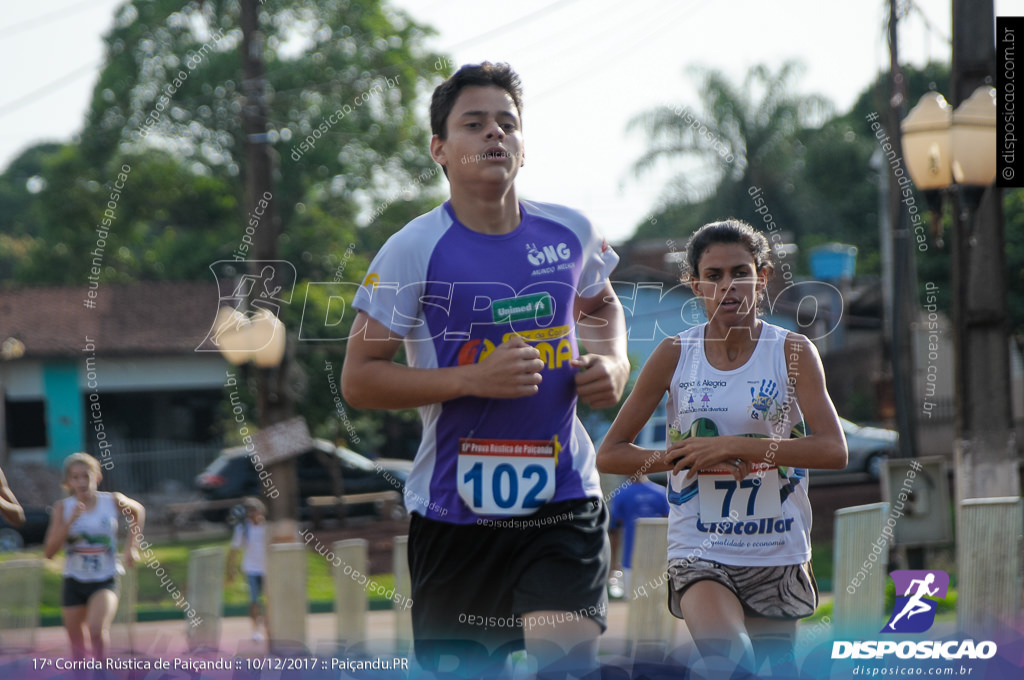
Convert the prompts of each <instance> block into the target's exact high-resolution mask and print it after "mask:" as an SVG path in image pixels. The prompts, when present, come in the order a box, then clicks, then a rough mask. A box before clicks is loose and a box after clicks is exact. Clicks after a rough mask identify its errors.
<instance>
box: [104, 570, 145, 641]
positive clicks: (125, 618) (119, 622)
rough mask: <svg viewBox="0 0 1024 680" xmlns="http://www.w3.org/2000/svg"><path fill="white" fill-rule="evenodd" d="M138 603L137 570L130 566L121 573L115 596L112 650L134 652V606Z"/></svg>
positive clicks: (111, 633)
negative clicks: (118, 591)
mask: <svg viewBox="0 0 1024 680" xmlns="http://www.w3.org/2000/svg"><path fill="white" fill-rule="evenodd" d="M138 603H139V570H138V569H137V568H136V567H135V566H132V567H130V568H126V569H125V573H124V574H122V575H121V594H120V595H119V596H118V598H117V611H116V612H114V623H113V625H111V627H110V649H111V651H112V652H115V651H116V652H120V651H122V650H123V651H125V652H128V653H135V623H136V620H137V616H136V608H137V605H138Z"/></svg>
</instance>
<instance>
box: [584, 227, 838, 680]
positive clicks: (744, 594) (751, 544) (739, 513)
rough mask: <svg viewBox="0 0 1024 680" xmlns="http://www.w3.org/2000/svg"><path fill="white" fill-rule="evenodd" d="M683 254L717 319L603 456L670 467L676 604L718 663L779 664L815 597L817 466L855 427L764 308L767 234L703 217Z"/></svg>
mask: <svg viewBox="0 0 1024 680" xmlns="http://www.w3.org/2000/svg"><path fill="white" fill-rule="evenodd" d="M686 263H687V267H688V270H689V271H688V274H689V281H690V285H691V287H692V290H693V293H694V295H696V296H697V297H698V298H701V299H702V300H703V301H704V306H705V312H706V314H707V318H708V319H709V320H708V321H707V322H706V323H704V324H702V325H700V326H696V327H694V328H690V329H688V330H686V331H684V332H682V333H680V334H679V335H678V336H676V337H674V338H666V339H665V340H663V341H662V342H661V344H660V345H659V346H658V348H657V349H656V350H655V351H654V353H653V354H652V355H651V357H650V359H648V361H647V363H646V365H645V366H644V367H643V370H642V371H641V373H640V376H639V378H638V379H637V382H636V385H635V387H634V388H633V391H632V392H631V393H630V396H629V398H628V399H627V400H626V403H625V404H624V405H623V407H622V409H621V410H620V412H619V415H618V417H616V419H615V422H614V423H612V426H611V428H610V429H609V430H608V433H607V434H606V435H605V438H604V441H603V442H602V444H601V450H600V451H599V452H598V465H599V467H600V469H601V471H602V472H610V473H617V474H624V475H631V474H634V473H636V472H637V471H638V470H640V469H647V470H649V471H652V472H657V471H661V470H670V471H671V475H670V476H669V488H668V500H669V504H670V506H671V510H670V514H669V535H668V545H669V548H668V573H669V577H670V579H669V580H670V583H669V586H670V587H669V609H670V610H671V612H672V614H673V615H675V616H676V617H679V618H685V619H686V623H687V626H688V628H689V629H690V632H691V634H692V636H693V639H694V641H695V642H696V644H697V647H698V650H699V651H700V653H701V656H702V659H703V661H702V662H703V663H705V664H706V665H707V668H708V670H709V672H711V673H712V674H714V673H715V672H719V671H723V672H724V671H727V670H729V669H730V668H732V667H735V665H737V664H738V665H739V666H741V667H742V668H745V669H747V670H748V671H751V672H756V670H757V668H758V667H759V666H760V664H761V662H762V661H763V660H764V659H765V658H766V657H771V659H772V661H771V664H772V672H773V673H778V672H780V668H779V665H780V664H783V663H786V661H785V660H786V659H787V658H788V659H792V649H793V643H794V639H795V635H796V622H797V620H798V619H800V618H803V617H806V616H810V615H811V614H812V613H814V609H815V607H816V606H817V603H818V591H817V585H816V583H815V581H814V575H813V573H812V572H811V564H810V559H811V543H810V529H811V506H810V502H809V501H808V499H807V468H829V469H836V468H843V467H845V466H846V456H847V452H846V439H845V437H844V436H843V432H842V429H841V428H840V425H839V417H838V415H837V414H836V411H835V407H834V406H833V405H832V400H831V399H830V398H829V395H828V392H827V391H826V390H825V376H824V373H823V371H822V367H821V359H820V358H819V357H818V352H817V350H816V349H815V347H814V345H813V344H811V342H810V340H808V339H807V338H805V337H804V336H802V335H799V334H797V333H791V332H789V331H787V330H785V329H783V328H780V327H778V326H775V325H772V324H769V323H767V322H765V321H763V320H762V319H760V318H759V316H758V310H757V307H758V303H759V302H760V299H761V297H762V295H763V293H764V290H765V287H766V286H767V283H768V277H769V276H770V274H771V272H772V264H771V261H770V257H769V249H768V241H767V239H765V237H764V235H762V234H760V233H758V232H757V231H755V230H754V229H753V228H752V227H751V226H750V225H748V224H746V223H744V222H740V221H738V220H727V221H724V222H715V223H712V224H708V225H705V226H703V227H701V228H700V229H699V230H698V231H697V232H696V233H695V234H694V235H693V236H692V237H691V238H690V240H689V241H688V243H687V247H686ZM666 392H668V393H669V401H668V407H667V411H668V433H667V435H668V436H667V437H666V441H667V442H669V446H668V449H667V450H666V451H651V450H645V449H642V448H640V447H638V446H636V445H635V444H633V441H634V440H635V438H636V435H637V434H638V433H639V432H640V430H641V428H643V426H644V424H645V423H646V422H647V421H648V419H649V418H650V417H651V415H652V414H653V413H654V410H655V408H656V407H657V405H658V403H659V402H660V401H661V399H662V397H663V396H664V394H665V393H666ZM808 431H809V433H810V434H807V435H806V436H803V435H804V434H806V433H807V432H808ZM755 652H756V660H755ZM782 675H786V672H785V669H783V672H782Z"/></svg>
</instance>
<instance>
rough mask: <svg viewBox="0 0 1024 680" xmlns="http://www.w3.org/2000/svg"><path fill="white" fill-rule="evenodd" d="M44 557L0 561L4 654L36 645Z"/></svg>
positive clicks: (0, 633)
mask: <svg viewBox="0 0 1024 680" xmlns="http://www.w3.org/2000/svg"><path fill="white" fill-rule="evenodd" d="M43 565H44V562H43V560H34V559H27V560H11V561H10V562H3V563H0V650H2V651H3V652H4V654H16V653H19V652H21V653H24V652H28V651H31V650H33V649H35V642H36V629H37V628H38V627H39V601H40V598H41V597H42V593H43Z"/></svg>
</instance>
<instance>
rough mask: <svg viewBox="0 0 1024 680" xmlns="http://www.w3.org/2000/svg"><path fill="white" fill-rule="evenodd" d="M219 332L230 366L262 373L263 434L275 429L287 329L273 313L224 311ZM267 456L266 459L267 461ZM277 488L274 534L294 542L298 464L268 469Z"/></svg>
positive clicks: (219, 318) (273, 500)
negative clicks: (250, 367) (246, 366)
mask: <svg viewBox="0 0 1024 680" xmlns="http://www.w3.org/2000/svg"><path fill="white" fill-rule="evenodd" d="M216 327H217V328H224V329H225V330H224V331H222V332H221V333H220V334H219V336H218V347H219V349H220V353H221V354H222V355H223V356H224V358H225V359H227V361H228V363H230V364H232V365H235V366H241V365H243V364H246V363H249V362H251V363H252V364H254V365H255V366H256V370H257V371H260V381H259V384H260V389H259V390H258V394H257V399H258V407H257V410H258V413H259V427H260V430H261V431H262V430H265V429H266V428H268V427H270V426H271V425H274V424H275V423H277V422H279V421H280V418H276V417H274V414H273V410H274V407H273V404H272V402H273V400H274V399H275V396H274V395H272V394H269V392H270V391H271V390H272V389H273V388H272V387H271V386H272V385H275V384H277V385H278V386H280V382H281V381H280V379H278V380H276V381H275V380H273V379H272V378H273V376H275V375H276V376H277V377H278V378H280V374H281V373H282V372H283V368H282V367H281V364H282V362H283V361H284V358H285V349H286V347H287V341H286V337H285V327H284V324H283V323H281V321H280V320H279V319H278V318H277V317H276V316H274V314H273V312H271V311H270V310H269V309H266V308H263V307H258V308H256V310H255V311H254V312H253V314H252V316H251V317H250V316H247V315H246V314H243V313H242V312H241V311H239V310H237V309H232V308H230V307H221V309H220V311H219V312H218V313H217V321H216ZM266 454H267V452H263V453H262V455H263V456H264V457H266ZM268 469H269V471H270V474H271V475H272V476H273V479H274V480H275V485H276V486H277V487H278V488H279V489H280V491H281V493H280V495H278V496H277V497H276V498H271V499H268V500H269V506H270V508H269V510H270V512H269V519H270V520H271V531H272V534H273V536H274V537H275V538H276V539H277V540H281V541H290V540H294V535H295V526H294V519H295V517H296V516H297V515H296V509H297V508H296V502H297V480H296V473H295V461H294V459H291V458H288V459H285V460H280V461H276V462H273V463H270V464H269V465H268Z"/></svg>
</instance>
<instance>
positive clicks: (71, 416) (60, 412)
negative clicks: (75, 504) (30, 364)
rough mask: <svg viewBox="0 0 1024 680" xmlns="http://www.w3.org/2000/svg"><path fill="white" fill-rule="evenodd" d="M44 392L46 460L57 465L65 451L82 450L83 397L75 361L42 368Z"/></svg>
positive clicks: (83, 428) (66, 452)
mask: <svg viewBox="0 0 1024 680" xmlns="http://www.w3.org/2000/svg"><path fill="white" fill-rule="evenodd" d="M43 391H44V393H45V395H46V439H47V442H48V448H47V452H46V460H47V462H48V463H50V464H51V465H58V466H59V465H60V464H61V462H63V460H64V458H65V457H67V456H68V454H71V453H74V452H75V451H83V450H84V449H85V400H84V399H83V397H82V392H81V390H80V389H79V387H78V365H77V364H76V363H71V362H67V363H54V364H47V365H46V366H44V367H43Z"/></svg>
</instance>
